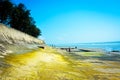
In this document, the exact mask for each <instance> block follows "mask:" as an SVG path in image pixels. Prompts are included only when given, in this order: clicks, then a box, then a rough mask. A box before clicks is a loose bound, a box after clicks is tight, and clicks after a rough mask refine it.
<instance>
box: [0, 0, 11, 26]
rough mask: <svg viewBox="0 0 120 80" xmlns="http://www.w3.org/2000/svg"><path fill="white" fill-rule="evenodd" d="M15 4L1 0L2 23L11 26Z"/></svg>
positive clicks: (0, 21) (7, 0)
mask: <svg viewBox="0 0 120 80" xmlns="http://www.w3.org/2000/svg"><path fill="white" fill-rule="evenodd" d="M12 9H13V4H12V3H11V2H10V1H9V0H0V23H3V24H6V25H8V24H9V21H10V15H11V14H12Z"/></svg>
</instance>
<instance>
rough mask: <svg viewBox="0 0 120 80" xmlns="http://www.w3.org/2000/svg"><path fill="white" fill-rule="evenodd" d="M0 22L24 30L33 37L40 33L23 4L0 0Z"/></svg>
mask: <svg viewBox="0 0 120 80" xmlns="http://www.w3.org/2000/svg"><path fill="white" fill-rule="evenodd" d="M0 23H3V24H6V25H9V26H10V27H12V28H15V29H17V30H20V31H22V32H25V33H27V34H29V35H32V36H34V37H38V36H39V35H41V31H40V29H39V28H37V27H36V25H35V21H34V19H33V18H32V17H31V15H30V10H28V9H27V8H26V7H25V5H24V4H22V3H20V4H18V5H16V4H13V3H12V2H11V1H10V0H0Z"/></svg>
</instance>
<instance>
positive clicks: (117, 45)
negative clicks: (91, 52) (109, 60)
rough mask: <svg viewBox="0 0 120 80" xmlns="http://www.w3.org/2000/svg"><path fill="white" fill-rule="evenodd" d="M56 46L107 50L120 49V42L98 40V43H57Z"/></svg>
mask: <svg viewBox="0 0 120 80" xmlns="http://www.w3.org/2000/svg"><path fill="white" fill-rule="evenodd" d="M55 46H56V47H71V48H74V47H77V48H99V49H104V50H107V51H113V50H118V51H120V41H119V42H98V43H73V44H57V45H55Z"/></svg>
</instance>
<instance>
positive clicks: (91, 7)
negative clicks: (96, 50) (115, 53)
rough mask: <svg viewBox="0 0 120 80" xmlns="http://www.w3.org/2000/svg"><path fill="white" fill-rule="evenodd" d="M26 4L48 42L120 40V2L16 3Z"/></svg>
mask: <svg viewBox="0 0 120 80" xmlns="http://www.w3.org/2000/svg"><path fill="white" fill-rule="evenodd" d="M12 1H13V2H14V3H16V4H17V3H20V2H21V3H24V4H25V5H26V7H27V9H30V10H31V15H32V17H33V18H34V20H35V21H36V25H37V27H39V28H40V29H41V31H42V36H41V37H39V38H42V39H44V40H45V42H46V43H49V44H55V43H58V44H59V43H82V42H106V41H120V36H119V35H120V0H12Z"/></svg>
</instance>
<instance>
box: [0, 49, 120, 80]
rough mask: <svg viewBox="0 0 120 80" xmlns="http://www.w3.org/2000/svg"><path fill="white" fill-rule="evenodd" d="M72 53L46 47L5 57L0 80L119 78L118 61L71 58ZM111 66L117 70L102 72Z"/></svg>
mask: <svg viewBox="0 0 120 80" xmlns="http://www.w3.org/2000/svg"><path fill="white" fill-rule="evenodd" d="M77 54H79V56H82V57H89V56H102V55H103V54H102V53H97V54H96V53H94V52H93V53H92V52H90V53H77ZM77 54H76V55H77ZM74 55H75V54H74V53H73V54H72V55H71V54H68V53H64V54H63V52H62V51H61V52H60V51H58V50H56V49H52V48H50V47H46V48H45V49H44V50H43V49H38V50H35V51H33V52H30V53H24V54H12V55H9V56H6V57H5V58H4V60H3V61H2V62H4V63H5V64H7V65H9V66H7V67H1V66H0V80H119V78H120V76H119V75H120V72H118V71H119V70H120V67H119V66H120V64H119V62H111V61H109V62H106V61H100V60H97V59H96V60H95V59H93V61H90V60H88V59H87V60H88V61H86V60H85V59H86V58H85V59H84V60H83V59H82V60H80V59H74V58H72V57H74ZM79 56H78V57H79ZM79 58H80V57H79ZM91 60H92V59H91ZM98 62H100V63H98ZM104 63H105V64H104ZM106 63H107V64H106ZM108 64H111V65H108ZM112 68H114V69H117V70H118V71H117V72H115V71H114V73H112V72H109V71H106V70H108V69H112ZM100 70H102V71H100Z"/></svg>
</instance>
